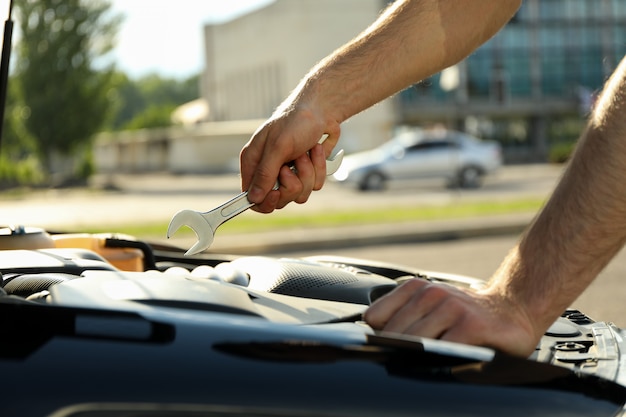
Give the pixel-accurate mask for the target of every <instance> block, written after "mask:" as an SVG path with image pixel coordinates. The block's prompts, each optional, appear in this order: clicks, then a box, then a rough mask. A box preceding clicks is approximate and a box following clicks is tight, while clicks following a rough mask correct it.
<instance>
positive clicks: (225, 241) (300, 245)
mask: <svg viewBox="0 0 626 417" xmlns="http://www.w3.org/2000/svg"><path fill="white" fill-rule="evenodd" d="M533 216H534V214H532V213H530V214H517V215H504V216H490V217H485V218H479V219H477V218H471V219H457V220H448V221H429V222H426V221H421V222H413V223H398V224H375V225H363V226H350V227H335V228H320V229H307V228H300V229H291V230H287V231H280V232H266V233H259V234H232V235H224V236H221V237H219V238H217V237H216V241H215V244H214V245H213V246H212V247H211V248H210V249H209V250H208V251H209V252H214V253H216V252H217V253H230V254H235V255H240V254H248V255H250V254H268V255H269V254H276V253H290V252H306V251H319V250H324V249H341V248H347V247H363V246H376V245H389V244H410V243H429V242H440V241H448V240H458V239H469V238H478V237H488V236H502V235H517V234H521V233H522V232H523V231H524V229H525V228H526V227H527V226H528V224H529V223H530V221H531V220H532V218H533ZM190 242H191V240H190ZM192 243H193V242H192Z"/></svg>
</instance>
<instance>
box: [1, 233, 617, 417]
mask: <svg viewBox="0 0 626 417" xmlns="http://www.w3.org/2000/svg"><path fill="white" fill-rule="evenodd" d="M26 232H28V230H27V231H26ZM21 237H23V236H21ZM54 237H55V239H53V240H54V241H55V242H58V241H62V240H63V239H56V238H58V237H59V235H55V236H54ZM60 237H61V238H63V237H64V236H62V235H61V236H60ZM19 238H20V236H16V239H19ZM101 238H102V237H101V236H99V237H98V239H101ZM9 239H10V238H9ZM24 242H26V243H21V242H19V241H17V240H16V242H15V244H13V245H11V247H12V249H6V250H0V272H1V273H2V287H1V288H0V326H1V327H0V328H1V329H2V336H1V337H0V389H2V392H3V393H4V394H5V395H4V396H3V399H2V401H1V402H0V415H1V416H3V417H16V416H19V417H22V416H29V417H105V416H106V417H123V416H131V415H132V416H135V417H148V416H150V417H172V416H177V417H180V416H182V417H216V416H220V417H221V416H229V417H234V416H252V417H255V416H257V417H260V416H264V417H268V416H287V415H288V416H296V417H298V416H303V417H304V416H306V417H312V416H339V417H356V416H388V417H394V416H413V415H414V416H465V417H468V416H502V415H507V416H528V415H535V416H555V415H567V416H616V415H617V416H623V415H626V414H623V413H624V404H625V403H626V387H625V386H624V382H625V378H624V359H625V356H624V353H623V352H624V348H625V347H626V343H625V342H624V336H626V334H625V333H624V332H623V331H622V330H620V329H618V328H616V327H615V326H613V325H611V324H608V323H599V322H594V321H593V320H592V319H591V318H589V317H587V316H585V315H584V314H583V313H582V312H580V311H576V310H567V311H566V312H564V314H563V317H561V318H560V319H559V320H557V321H556V322H555V323H554V325H553V326H552V327H550V329H549V330H548V332H546V334H545V336H544V337H543V338H542V340H541V342H540V343H539V345H538V346H537V349H536V351H535V353H534V354H533V355H531V356H530V357H529V358H517V357H512V356H509V355H506V354H503V353H500V352H497V351H494V350H492V349H488V348H483V347H475V346H468V345H463V344H457V343H449V342H443V341H439V340H433V339H427V338H418V337H410V336H402V335H398V334H391V333H384V332H377V331H374V330H373V329H371V328H370V327H369V326H367V325H366V324H365V323H364V322H362V321H361V314H362V313H363V311H364V310H365V309H366V308H367V306H368V305H369V304H371V302H372V301H373V300H375V299H377V298H378V297H380V296H381V295H383V294H384V293H386V292H388V291H389V290H391V289H393V288H395V287H396V286H397V285H398V284H400V283H402V282H403V281H405V280H407V279H414V278H416V279H426V280H430V281H434V282H443V283H447V284H449V285H454V286H458V287H463V288H480V287H481V286H482V285H483V282H482V281H481V280H478V279H475V278H472V277H466V276H460V275H452V274H446V273H443V272H432V271H423V270H417V269H414V268H409V267H405V266H402V265H395V264H387V263H381V262H373V261H368V260H362V259H354V258H345V257H336V256H334V257H331V256H316V257H306V258H273V257H266V256H235V255H228V254H203V255H196V256H191V257H189V256H183V252H184V251H183V250H182V249H178V248H175V247H170V246H163V245H157V244H149V243H145V242H139V241H134V240H132V239H129V238H128V237H124V238H123V239H122V238H120V237H117V236H115V235H112V236H110V237H106V238H105V239H104V246H105V247H106V248H107V250H106V251H94V250H92V249H89V248H88V249H86V248H83V247H79V246H77V247H71V245H69V247H68V245H64V247H62V248H59V247H56V246H55V247H45V246H46V245H45V244H44V245H41V244H40V243H39V242H38V243H37V246H38V248H37V249H29V248H28V246H30V245H33V244H34V243H33V242H32V241H31V242H30V243H29V242H28V241H24ZM74 242H78V240H74ZM21 245H24V247H23V248H21V249H19V248H18V247H19V246H21ZM89 247H90V248H91V247H92V246H89ZM128 250H131V251H135V250H140V251H141V252H142V253H143V257H142V259H143V263H142V266H141V267H137V266H136V265H135V266H132V263H125V264H124V265H126V266H125V267H124V268H120V267H116V266H115V265H116V262H119V258H120V257H119V256H117V255H116V254H115V252H116V251H128Z"/></svg>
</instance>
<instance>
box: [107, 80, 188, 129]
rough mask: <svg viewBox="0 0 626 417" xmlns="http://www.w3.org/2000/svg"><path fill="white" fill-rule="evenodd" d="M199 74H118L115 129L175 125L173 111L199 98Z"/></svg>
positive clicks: (111, 127) (112, 125)
mask: <svg viewBox="0 0 626 417" xmlns="http://www.w3.org/2000/svg"><path fill="white" fill-rule="evenodd" d="M198 84H199V75H194V76H191V77H189V78H186V79H182V80H179V79H174V78H164V77H162V76H160V75H158V74H149V75H145V76H143V77H141V78H138V79H131V78H129V77H128V76H127V75H126V74H123V73H117V74H116V76H115V89H114V94H113V95H114V97H115V100H114V101H115V102H116V106H115V110H116V113H115V117H114V118H113V120H112V123H111V126H110V127H109V128H110V129H111V130H119V129H123V130H126V129H128V130H134V129H145V128H152V127H165V126H170V125H171V124H172V121H171V118H170V116H171V113H172V111H174V109H175V108H176V107H178V106H180V105H181V104H185V103H187V102H189V101H191V100H194V99H196V98H198V95H199V91H198V90H199V87H198Z"/></svg>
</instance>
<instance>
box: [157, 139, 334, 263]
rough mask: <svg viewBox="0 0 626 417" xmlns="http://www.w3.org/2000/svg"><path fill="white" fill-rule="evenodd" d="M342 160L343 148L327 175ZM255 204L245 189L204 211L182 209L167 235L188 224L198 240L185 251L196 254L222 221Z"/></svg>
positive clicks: (329, 163) (330, 163)
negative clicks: (249, 199) (219, 204)
mask: <svg viewBox="0 0 626 417" xmlns="http://www.w3.org/2000/svg"><path fill="white" fill-rule="evenodd" d="M342 161H343V149H342V150H340V151H339V152H337V154H336V155H335V156H334V157H333V158H330V159H327V160H326V175H327V176H328V175H332V174H334V173H335V172H336V171H337V170H338V169H339V166H340V165H341V162H342ZM278 185H279V184H278V181H276V185H275V186H274V189H277V188H278ZM253 205H254V203H251V202H250V201H248V192H247V191H244V192H242V193H241V194H239V195H237V196H236V197H234V198H232V199H230V200H228V201H227V202H225V203H224V204H222V205H221V206H218V207H216V208H214V209H213V210H210V211H207V212H204V213H202V212H199V211H195V210H180V211H179V212H178V213H176V214H175V215H174V217H172V220H171V221H170V224H169V226H168V228H167V237H168V239H169V237H170V236H172V235H173V234H174V233H176V231H177V230H178V229H180V228H181V227H182V226H188V227H189V228H191V230H193V231H194V233H195V234H196V236H197V238H198V241H197V242H196V243H195V244H194V245H193V246H192V247H191V248H190V249H189V250H188V251H187V252H185V255H186V256H189V255H195V254H197V253H200V252H202V251H204V250H206V249H208V248H209V246H211V244H212V243H213V239H214V237H215V231H216V230H217V228H218V227H219V226H220V225H221V224H222V223H224V222H226V221H227V220H230V219H232V218H233V217H235V216H237V215H238V214H241V213H243V212H244V211H246V210H247V209H249V208H250V207H252V206H253Z"/></svg>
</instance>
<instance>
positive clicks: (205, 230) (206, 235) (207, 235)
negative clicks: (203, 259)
mask: <svg viewBox="0 0 626 417" xmlns="http://www.w3.org/2000/svg"><path fill="white" fill-rule="evenodd" d="M183 226H187V227H189V228H190V229H191V230H193V232H194V233H195V234H196V237H197V239H198V240H197V241H196V243H194V245H193V246H192V247H191V248H189V250H188V251H187V252H185V256H190V255H195V254H197V253H200V252H202V251H204V250H206V249H208V248H209V246H211V244H212V243H213V240H214V236H215V230H213V228H212V227H211V223H209V221H208V220H207V219H206V218H205V217H204V216H203V215H202V213H200V212H199V211H195V210H187V209H186V210H180V211H179V212H178V213H176V214H175V215H174V217H172V220H171V221H170V224H169V226H168V227H167V238H168V239H169V238H170V237H171V236H172V235H174V233H176V232H177V231H178V229H180V228H181V227H183Z"/></svg>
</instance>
